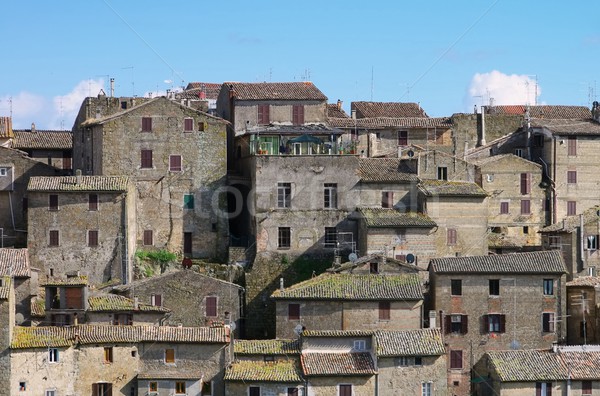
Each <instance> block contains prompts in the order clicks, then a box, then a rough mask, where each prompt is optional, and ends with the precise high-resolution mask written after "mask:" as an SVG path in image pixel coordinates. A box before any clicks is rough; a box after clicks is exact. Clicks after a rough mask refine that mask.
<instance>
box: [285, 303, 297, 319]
mask: <svg viewBox="0 0 600 396" xmlns="http://www.w3.org/2000/svg"><path fill="white" fill-rule="evenodd" d="M288 320H300V304H288Z"/></svg>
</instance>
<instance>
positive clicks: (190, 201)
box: [183, 194, 194, 210]
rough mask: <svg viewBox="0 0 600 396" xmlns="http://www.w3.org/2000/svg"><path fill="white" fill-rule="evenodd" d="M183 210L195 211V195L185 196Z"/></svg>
mask: <svg viewBox="0 0 600 396" xmlns="http://www.w3.org/2000/svg"><path fill="white" fill-rule="evenodd" d="M183 209H186V210H192V209H194V195H193V194H185V195H184V196H183Z"/></svg>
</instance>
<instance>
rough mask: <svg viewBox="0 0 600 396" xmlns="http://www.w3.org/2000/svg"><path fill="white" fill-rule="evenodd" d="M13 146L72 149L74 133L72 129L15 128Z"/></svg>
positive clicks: (17, 147) (18, 147) (19, 147)
mask: <svg viewBox="0 0 600 396" xmlns="http://www.w3.org/2000/svg"><path fill="white" fill-rule="evenodd" d="M14 133H15V139H14V141H13V143H12V147H14V148H16V149H21V150H23V149H54V150H71V149H72V148H73V133H72V132H71V131H46V130H36V131H35V132H32V131H31V130H18V129H15V130H14Z"/></svg>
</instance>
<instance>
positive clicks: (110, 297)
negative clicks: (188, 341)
mask: <svg viewBox="0 0 600 396" xmlns="http://www.w3.org/2000/svg"><path fill="white" fill-rule="evenodd" d="M88 304H89V311H90V312H112V311H134V310H136V309H135V302H134V300H132V299H130V298H127V297H123V296H119V295H116V294H106V295H99V296H92V297H89V298H88ZM137 311H142V312H171V310H170V309H167V308H165V307H158V306H154V305H149V304H142V303H138V309H137Z"/></svg>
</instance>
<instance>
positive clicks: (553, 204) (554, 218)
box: [552, 136, 557, 224]
mask: <svg viewBox="0 0 600 396" xmlns="http://www.w3.org/2000/svg"><path fill="white" fill-rule="evenodd" d="M553 146H554V147H553V153H552V156H553V159H552V179H554V178H555V177H556V136H554V139H553ZM556 201H557V197H556V190H555V189H554V188H553V189H552V224H554V223H556V221H557V220H556Z"/></svg>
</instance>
